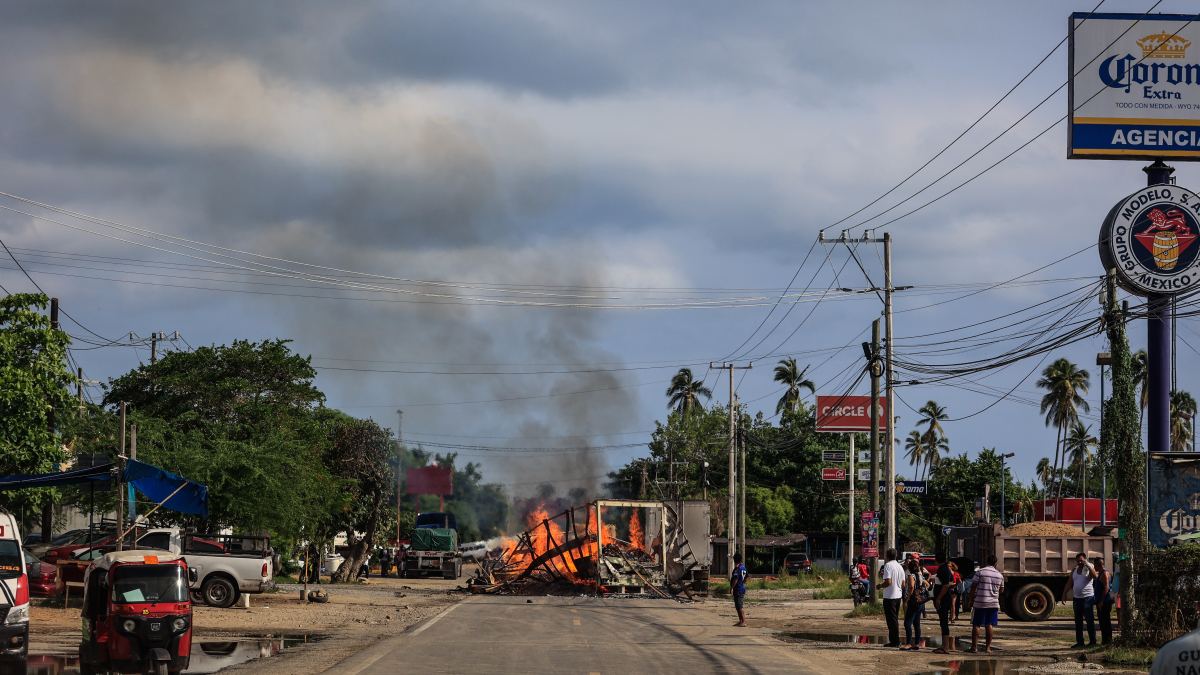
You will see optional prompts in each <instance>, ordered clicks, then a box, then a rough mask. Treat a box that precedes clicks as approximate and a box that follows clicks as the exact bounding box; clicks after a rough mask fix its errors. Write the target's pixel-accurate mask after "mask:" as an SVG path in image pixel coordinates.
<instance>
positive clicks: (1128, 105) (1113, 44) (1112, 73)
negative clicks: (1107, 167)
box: [1067, 12, 1200, 160]
mask: <svg viewBox="0 0 1200 675" xmlns="http://www.w3.org/2000/svg"><path fill="white" fill-rule="evenodd" d="M1195 18H1196V17H1195V16H1186V15H1174V14H1150V15H1144V14H1089V13H1086V12H1078V13H1075V14H1072V15H1071V21H1070V27H1069V35H1070V52H1069V54H1070V55H1069V57H1068V63H1069V66H1068V68H1069V70H1068V72H1067V77H1068V79H1069V81H1070V86H1069V87H1068V92H1069V93H1068V100H1069V101H1070V104H1069V105H1070V110H1069V116H1070V121H1071V123H1070V126H1069V129H1068V132H1067V156H1068V157H1072V158H1077V159H1139V160H1140V159H1185V160H1196V159H1200V22H1195Z"/></svg>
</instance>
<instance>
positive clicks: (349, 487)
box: [324, 411, 392, 581]
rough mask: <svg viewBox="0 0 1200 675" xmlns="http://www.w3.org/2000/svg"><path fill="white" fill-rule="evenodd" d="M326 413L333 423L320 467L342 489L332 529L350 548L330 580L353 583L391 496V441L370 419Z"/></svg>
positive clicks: (383, 430)
mask: <svg viewBox="0 0 1200 675" xmlns="http://www.w3.org/2000/svg"><path fill="white" fill-rule="evenodd" d="M325 414H326V415H328V416H330V417H332V418H333V419H331V420H330V425H329V426H330V427H331V429H330V438H329V443H328V444H327V445H326V451H325V457H324V461H325V466H326V467H328V469H329V471H330V473H331V474H332V475H333V476H334V478H336V479H338V480H339V481H340V482H341V483H342V484H343V485H344V486H345V488H344V490H343V491H342V492H341V493H340V495H339V496H340V504H338V507H339V508H338V510H337V511H335V512H334V513H335V517H334V522H335V523H336V527H335V530H336V531H339V532H345V533H346V539H347V543H348V544H349V551H348V552H347V555H346V561H345V563H344V564H343V565H342V567H341V569H339V570H338V571H337V572H336V574H335V575H334V580H335V581H347V580H349V579H352V578H354V576H355V575H356V574H357V572H358V570H359V568H361V567H362V566H363V564H365V562H366V560H367V556H368V555H370V553H371V547H372V545H373V544H374V542H375V536H376V533H377V531H378V528H379V523H380V521H381V519H382V516H383V509H384V505H385V503H386V501H387V497H388V495H389V494H390V493H391V491H392V472H391V469H390V467H389V466H388V459H389V456H390V455H391V452H392V439H391V436H390V435H389V434H388V431H387V430H386V429H384V428H382V427H380V426H379V425H378V424H376V423H375V422H373V421H371V420H356V419H354V418H352V417H349V416H348V415H344V414H342V413H335V412H332V411H330V412H328V413H325Z"/></svg>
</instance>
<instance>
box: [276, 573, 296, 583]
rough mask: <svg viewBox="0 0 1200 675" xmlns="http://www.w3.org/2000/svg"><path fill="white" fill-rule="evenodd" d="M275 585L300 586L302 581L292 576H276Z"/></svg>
mask: <svg viewBox="0 0 1200 675" xmlns="http://www.w3.org/2000/svg"><path fill="white" fill-rule="evenodd" d="M275 583H277V584H298V583H300V580H299V579H297V578H296V577H294V576H292V575H290V574H276V575H275Z"/></svg>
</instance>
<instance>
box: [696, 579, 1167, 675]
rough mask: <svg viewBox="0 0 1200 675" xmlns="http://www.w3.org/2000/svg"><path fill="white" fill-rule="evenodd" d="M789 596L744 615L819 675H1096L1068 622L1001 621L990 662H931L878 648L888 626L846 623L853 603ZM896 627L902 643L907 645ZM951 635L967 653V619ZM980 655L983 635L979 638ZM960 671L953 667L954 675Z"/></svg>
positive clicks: (723, 612) (876, 620) (710, 605)
mask: <svg viewBox="0 0 1200 675" xmlns="http://www.w3.org/2000/svg"><path fill="white" fill-rule="evenodd" d="M786 593H787V592H786V591H778V590H776V591H770V592H769V594H764V595H766V597H760V598H757V599H756V598H755V597H754V596H755V593H754V592H753V591H752V592H750V593H749V594H748V596H747V597H748V600H749V602H748V603H747V606H746V615H747V619H748V621H749V623H750V627H751V629H752V630H753V632H756V633H759V634H769V635H771V636H772V637H774V638H775V639H777V640H779V641H781V642H783V643H784V644H786V645H788V647H789V648H790V649H794V650H798V651H800V652H802V653H803V658H804V660H805V661H808V662H810V663H811V664H813V666H814V667H817V668H819V669H820V672H828V673H846V674H848V675H850V674H854V675H858V674H861V673H863V672H889V673H897V674H898V673H916V672H928V671H931V670H938V669H946V668H947V667H948V666H947V664H948V663H950V662H952V661H953V662H957V663H958V664H961V663H963V662H965V661H991V662H995V661H996V660H998V659H999V660H1004V661H1010V660H1015V661H1028V662H1030V663H1042V664H1045V667H1047V668H1049V669H1053V670H1054V671H1055V672H1065V671H1063V670H1062V669H1063V668H1064V667H1066V668H1067V669H1068V670H1070V669H1078V668H1096V667H1097V664H1094V663H1093V664H1086V665H1082V664H1080V665H1076V664H1077V663H1078V661H1077V659H1078V657H1079V652H1077V651H1073V650H1071V649H1070V645H1071V644H1072V643H1073V642H1074V641H1075V633H1074V631H1075V627H1074V623H1073V622H1072V621H1071V620H1070V619H1064V618H1051V619H1049V620H1047V621H1038V622H1030V623H1025V622H1017V621H1013V620H1008V619H1007V617H1003V616H1002V618H1001V622H1000V626H999V627H998V628H997V629H996V633H995V636H996V637H995V642H994V644H993V647H994V649H995V653H993V654H991V655H983V654H980V655H976V654H964V653H962V652H958V653H956V654H954V655H953V656H947V655H943V654H934V653H932V651H931V650H929V649H926V650H922V651H918V652H907V651H905V652H902V651H899V650H896V649H892V648H886V647H883V646H882V644H879V643H881V642H883V641H885V639H886V636H887V626H886V624H885V623H884V620H883V617H882V616H878V617H863V618H853V619H851V618H846V616H845V614H846V613H847V612H848V611H850V608H851V602H850V600H810V599H805V598H804V597H803V596H804V595H807V594H804V593H803V592H802V591H795V592H794V593H795V595H796V597H794V598H793V599H790V600H789V599H784V596H785V595H786ZM700 606H701V607H703V608H705V609H706V610H708V611H711V612H715V613H717V614H718V615H719V616H721V617H723V618H725V619H726V620H729V621H731V622H733V621H736V620H737V615H736V613H735V612H734V609H733V603H732V602H731V601H730V600H727V599H721V598H713V599H710V600H708V601H706V602H704V603H702V604H701V605H700ZM928 617H929V618H928V619H926V620H924V621H922V633H923V634H924V635H925V636H930V635H932V636H935V637H936V636H939V635H940V633H941V630H940V628H939V626H938V622H937V615H936V614H935V613H934V612H933V611H932V610H930V611H929V613H928ZM903 630H904V629H903V625H901V635H900V637H901V639H903V637H904V633H903ZM789 633H799V634H809V635H810V636H814V634H815V636H820V637H822V638H823V639H817V640H814V639H799V636H789V635H788V634H789ZM950 634H951V636H952V637H954V638H956V639H957V640H959V641H960V642H959V644H960V645H962V646H963V647H965V646H969V644H970V635H971V626H970V620H969V618H968V615H966V614H964V615H963V616H962V617H961V618H960V619H959V620H958V621H957V622H955V623H952V624H951V626H950ZM980 646H981V647H982V635H981V636H980ZM953 669H954V670H957V669H958V668H957V667H954V668H953ZM1106 672H1145V671H1138V670H1137V669H1132V670H1122V669H1120V668H1116V669H1106Z"/></svg>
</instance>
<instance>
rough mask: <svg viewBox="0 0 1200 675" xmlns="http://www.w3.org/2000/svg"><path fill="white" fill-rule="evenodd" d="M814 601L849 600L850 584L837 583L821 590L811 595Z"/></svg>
mask: <svg viewBox="0 0 1200 675" xmlns="http://www.w3.org/2000/svg"><path fill="white" fill-rule="evenodd" d="M813 599H814V600H849V599H850V584H849V583H844V584H842V583H837V582H834V583H833V584H831V585H829V586H826V587H825V588H822V589H821V590H819V591H817V592H816V593H813Z"/></svg>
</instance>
